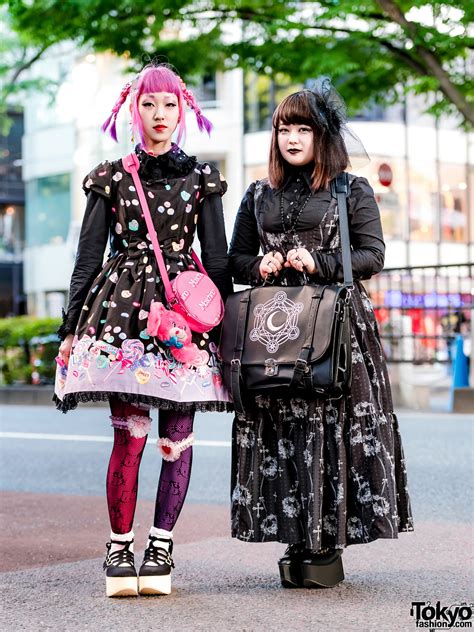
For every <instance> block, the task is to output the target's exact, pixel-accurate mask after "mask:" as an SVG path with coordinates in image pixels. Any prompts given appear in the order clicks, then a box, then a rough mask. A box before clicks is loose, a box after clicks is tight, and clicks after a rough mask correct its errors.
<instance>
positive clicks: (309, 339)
mask: <svg viewBox="0 0 474 632" xmlns="http://www.w3.org/2000/svg"><path fill="white" fill-rule="evenodd" d="M313 290H314V291H313V296H312V297H311V307H310V310H309V314H308V324H307V325H306V333H305V337H304V341H303V345H302V347H301V350H300V353H299V356H298V359H297V360H296V362H295V370H294V373H293V378H292V380H291V383H290V389H292V388H296V387H297V386H298V385H299V384H300V382H301V380H302V379H303V378H304V376H305V373H307V369H308V362H309V358H310V354H311V351H312V349H313V335H314V328H315V326H316V320H317V318H318V311H319V306H320V305H321V297H322V295H323V292H324V286H322V285H315V286H314V287H313ZM310 376H311V374H310Z"/></svg>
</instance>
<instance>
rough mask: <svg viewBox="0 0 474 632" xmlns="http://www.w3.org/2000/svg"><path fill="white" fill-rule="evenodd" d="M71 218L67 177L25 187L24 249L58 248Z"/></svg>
mask: <svg viewBox="0 0 474 632" xmlns="http://www.w3.org/2000/svg"><path fill="white" fill-rule="evenodd" d="M70 218H71V191H70V176H69V174H61V175H55V176H48V177H47V178H38V179H37V180H31V181H30V182H28V183H27V185H26V243H27V246H29V247H31V246H42V245H46V244H61V243H64V241H65V240H66V238H67V233H68V229H69V222H70Z"/></svg>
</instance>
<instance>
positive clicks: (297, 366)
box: [295, 358, 309, 373]
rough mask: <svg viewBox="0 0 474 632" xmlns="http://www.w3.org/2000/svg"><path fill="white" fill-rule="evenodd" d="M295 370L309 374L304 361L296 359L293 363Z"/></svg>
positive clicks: (307, 365)
mask: <svg viewBox="0 0 474 632" xmlns="http://www.w3.org/2000/svg"><path fill="white" fill-rule="evenodd" d="M295 370H296V371H298V372H301V373H309V364H308V363H307V362H306V360H303V359H302V358H298V360H296V363H295Z"/></svg>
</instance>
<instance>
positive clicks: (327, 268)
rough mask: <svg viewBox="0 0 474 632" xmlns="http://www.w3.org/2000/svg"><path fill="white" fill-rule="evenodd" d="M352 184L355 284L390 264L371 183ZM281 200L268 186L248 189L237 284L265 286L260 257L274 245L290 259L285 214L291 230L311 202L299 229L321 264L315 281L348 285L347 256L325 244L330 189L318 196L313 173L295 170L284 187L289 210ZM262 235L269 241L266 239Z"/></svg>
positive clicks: (235, 260) (237, 235)
mask: <svg viewBox="0 0 474 632" xmlns="http://www.w3.org/2000/svg"><path fill="white" fill-rule="evenodd" d="M350 182H351V192H350V197H349V200H348V212H349V233H350V241H351V248H352V253H351V254H352V270H353V276H354V279H368V278H370V277H371V276H372V275H374V274H376V273H377V272H380V270H381V269H382V268H383V264H384V257H385V244H384V240H383V233H382V226H381V221H380V212H379V209H378V206H377V202H376V200H375V197H374V192H373V190H372V188H371V187H370V185H369V183H368V181H367V180H366V179H365V178H362V177H355V176H350ZM256 189H258V195H257V196H256ZM280 195H281V191H277V190H275V189H272V188H271V187H270V185H269V184H268V182H267V181H266V180H264V181H261V182H257V183H252V184H251V185H250V186H249V188H248V189H247V191H246V193H245V195H244V197H243V199H242V202H241V205H240V208H239V211H238V213H237V219H236V222H235V226H234V231H233V235H232V239H231V244H230V249H229V256H230V265H231V270H232V274H233V276H234V280H235V282H237V283H243V284H245V285H256V284H259V283H262V278H261V277H260V274H259V266H260V262H261V260H262V256H259V251H260V250H262V251H263V252H268V251H269V250H270V249H272V248H270V247H269V243H274V245H275V248H274V249H275V250H279V251H281V254H282V255H283V257H284V258H286V252H285V251H284V250H285V248H284V247H283V248H282V244H285V239H280V236H281V235H282V234H283V233H284V229H283V222H282V211H283V215H284V221H285V226H286V228H288V226H291V225H292V223H293V220H294V219H295V218H296V215H297V214H298V211H299V209H300V208H301V207H302V205H303V204H304V203H305V202H306V204H305V206H304V208H303V210H302V212H301V213H300V215H299V217H298V221H297V224H296V227H295V229H296V233H297V234H298V235H299V236H300V237H301V241H302V242H304V243H305V244H306V247H307V249H308V250H309V251H310V252H311V255H312V256H313V259H314V261H315V264H316V272H315V274H314V278H320V279H324V280H326V281H332V282H333V281H342V280H343V270H342V253H341V251H340V250H338V249H337V248H332V247H331V243H328V242H325V241H324V237H322V238H321V236H322V235H323V232H322V228H323V227H322V222H323V221H324V218H325V214H326V213H327V211H328V208H329V205H330V204H331V200H332V198H331V193H330V191H329V189H327V190H321V191H316V192H314V191H313V192H312V190H311V172H310V170H309V169H306V170H305V169H302V170H299V171H298V170H293V171H291V172H290V173H289V176H288V178H287V180H286V182H285V185H284V187H283V209H282V208H281V197H280ZM256 197H257V200H256ZM308 197H309V199H307V198H308ZM262 235H265V238H264V239H262ZM262 241H263V242H264V243H262ZM291 247H294V246H291ZM288 249H290V248H288ZM282 250H283V251H282Z"/></svg>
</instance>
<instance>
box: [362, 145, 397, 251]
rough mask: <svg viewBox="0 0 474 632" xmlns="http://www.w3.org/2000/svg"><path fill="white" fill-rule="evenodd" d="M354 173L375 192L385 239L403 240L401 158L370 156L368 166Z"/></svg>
mask: <svg viewBox="0 0 474 632" xmlns="http://www.w3.org/2000/svg"><path fill="white" fill-rule="evenodd" d="M387 172H388V174H390V175H389V176H387ZM356 173H357V174H358V175H363V176H365V177H366V178H367V179H368V181H369V183H370V186H371V187H372V188H373V190H374V194H375V199H376V200H377V204H378V207H379V209H380V217H381V221H382V228H383V234H384V237H385V239H405V238H406V234H405V233H406V231H405V226H406V214H407V196H406V166H405V161H404V160H402V159H400V158H392V157H389V156H375V155H372V156H371V161H370V164H369V165H368V166H367V167H365V168H364V169H361V170H360V171H359V172H357V171H356Z"/></svg>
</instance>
